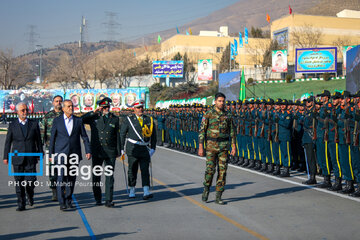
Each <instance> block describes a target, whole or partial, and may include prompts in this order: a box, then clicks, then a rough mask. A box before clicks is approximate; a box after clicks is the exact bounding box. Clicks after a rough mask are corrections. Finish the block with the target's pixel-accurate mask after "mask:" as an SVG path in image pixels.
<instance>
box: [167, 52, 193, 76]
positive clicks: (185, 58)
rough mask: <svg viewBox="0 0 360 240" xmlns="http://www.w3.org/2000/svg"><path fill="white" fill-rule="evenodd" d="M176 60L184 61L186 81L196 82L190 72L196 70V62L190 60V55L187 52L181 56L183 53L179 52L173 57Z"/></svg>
mask: <svg viewBox="0 0 360 240" xmlns="http://www.w3.org/2000/svg"><path fill="white" fill-rule="evenodd" d="M172 60H174V61H181V60H183V61H184V69H183V73H184V78H185V80H186V82H194V78H190V73H191V72H194V71H195V67H194V62H192V61H191V60H190V58H189V57H188V54H187V53H185V54H184V56H181V54H180V53H179V52H178V53H177V54H175V56H174V57H173V58H172Z"/></svg>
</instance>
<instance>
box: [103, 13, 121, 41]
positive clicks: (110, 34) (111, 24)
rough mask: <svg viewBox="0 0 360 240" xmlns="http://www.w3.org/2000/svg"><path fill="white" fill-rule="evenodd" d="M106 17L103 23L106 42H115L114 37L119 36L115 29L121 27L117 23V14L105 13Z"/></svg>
mask: <svg viewBox="0 0 360 240" xmlns="http://www.w3.org/2000/svg"><path fill="white" fill-rule="evenodd" d="M105 14H106V17H107V22H105V23H103V24H104V25H105V26H106V28H107V31H106V34H107V40H108V41H116V37H117V35H118V34H119V32H117V29H118V27H119V26H121V25H120V24H119V23H118V22H117V21H116V18H117V15H118V14H117V13H115V12H105Z"/></svg>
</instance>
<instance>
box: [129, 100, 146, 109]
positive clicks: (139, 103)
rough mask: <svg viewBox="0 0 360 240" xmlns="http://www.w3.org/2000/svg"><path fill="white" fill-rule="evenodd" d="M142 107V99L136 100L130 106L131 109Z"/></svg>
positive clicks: (143, 102)
mask: <svg viewBox="0 0 360 240" xmlns="http://www.w3.org/2000/svg"><path fill="white" fill-rule="evenodd" d="M144 105H145V101H144V100H143V99H138V100H136V101H135V102H134V103H133V104H132V107H144Z"/></svg>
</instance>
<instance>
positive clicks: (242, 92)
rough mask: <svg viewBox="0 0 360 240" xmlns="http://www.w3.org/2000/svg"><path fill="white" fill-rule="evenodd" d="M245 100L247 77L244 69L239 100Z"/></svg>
mask: <svg viewBox="0 0 360 240" xmlns="http://www.w3.org/2000/svg"><path fill="white" fill-rule="evenodd" d="M245 98H246V87H245V75H244V68H243V69H242V71H241V79H240V92H239V99H240V100H241V101H243V100H244V99H245Z"/></svg>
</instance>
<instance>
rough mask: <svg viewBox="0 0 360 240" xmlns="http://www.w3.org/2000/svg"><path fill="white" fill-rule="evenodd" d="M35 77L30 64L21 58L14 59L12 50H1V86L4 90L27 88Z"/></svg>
mask: <svg viewBox="0 0 360 240" xmlns="http://www.w3.org/2000/svg"><path fill="white" fill-rule="evenodd" d="M32 77H33V75H32V73H31V68H30V66H29V64H28V63H27V62H26V61H25V60H23V59H22V58H20V57H14V55H13V52H12V50H7V51H1V50H0V84H1V87H2V89H6V90H7V89H14V88H20V87H22V86H25V85H26V83H27V82H28V80H29V79H31V78H32Z"/></svg>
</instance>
